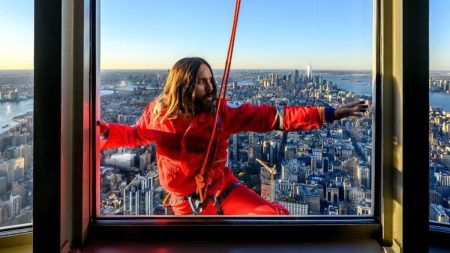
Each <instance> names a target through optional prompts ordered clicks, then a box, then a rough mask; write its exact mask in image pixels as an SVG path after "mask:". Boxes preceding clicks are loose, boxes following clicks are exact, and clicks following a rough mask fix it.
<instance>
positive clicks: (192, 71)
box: [153, 57, 217, 122]
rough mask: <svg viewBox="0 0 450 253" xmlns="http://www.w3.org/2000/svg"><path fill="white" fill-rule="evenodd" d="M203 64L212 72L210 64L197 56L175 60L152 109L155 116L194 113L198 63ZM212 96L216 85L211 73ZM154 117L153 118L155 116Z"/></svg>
mask: <svg viewBox="0 0 450 253" xmlns="http://www.w3.org/2000/svg"><path fill="white" fill-rule="evenodd" d="M202 64H205V65H206V66H208V68H209V70H210V71H211V74H212V73H213V72H212V69H211V66H210V65H209V63H208V62H206V61H205V60H204V59H202V58H199V57H189V58H183V59H181V60H179V61H177V62H176V63H175V64H174V65H173V67H172V69H171V70H170V72H169V75H168V77H167V81H166V84H165V86H164V90H163V92H162V94H161V95H160V96H159V98H158V99H157V100H156V105H155V108H154V110H153V113H154V114H155V116H157V117H158V116H161V112H162V111H163V110H164V109H165V113H164V114H163V115H162V117H161V121H160V122H163V120H164V119H167V118H176V117H177V116H178V115H180V114H181V115H183V116H186V117H188V118H190V117H192V116H194V115H195V114H196V111H195V103H194V101H195V94H194V90H195V86H196V83H197V78H198V75H199V69H200V65H202ZM212 79H213V80H212V85H213V98H215V97H216V93H217V85H216V81H215V80H214V75H212ZM157 117H154V118H157Z"/></svg>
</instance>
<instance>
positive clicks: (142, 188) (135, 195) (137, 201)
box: [123, 172, 159, 215]
mask: <svg viewBox="0 0 450 253" xmlns="http://www.w3.org/2000/svg"><path fill="white" fill-rule="evenodd" d="M157 187H159V175H158V173H156V172H151V173H149V174H147V175H146V176H139V175H137V176H136V177H135V178H134V179H133V180H132V181H131V183H129V184H128V185H127V186H126V187H125V188H124V189H123V210H124V211H123V214H124V215H151V214H154V211H155V208H156V206H157V203H156V200H157V198H155V194H156V189H157ZM158 200H159V199H158Z"/></svg>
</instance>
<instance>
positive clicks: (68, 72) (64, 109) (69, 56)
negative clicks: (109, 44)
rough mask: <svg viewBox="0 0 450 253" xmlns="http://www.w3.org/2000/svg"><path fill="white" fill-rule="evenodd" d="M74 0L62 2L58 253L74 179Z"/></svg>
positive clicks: (65, 246) (64, 246) (66, 239)
mask: <svg viewBox="0 0 450 253" xmlns="http://www.w3.org/2000/svg"><path fill="white" fill-rule="evenodd" d="M73 56H74V54H73V0H63V1H62V57H61V58H62V59H61V62H62V76H61V79H62V80H61V84H62V85H61V86H62V87H61V93H62V94H61V96H62V99H61V234H60V242H61V251H62V252H68V250H69V248H70V238H72V223H71V222H70V221H71V220H72V216H73V213H72V209H73V208H72V197H73V195H72V177H73V173H72V170H73V168H72V167H73V166H72V164H73V155H72V153H73V151H72V149H73V148H72V147H73V137H72V132H73V128H72V125H73V124H72V122H73V108H74V106H73V95H72V94H73V92H74V89H73V86H74V84H73V75H74V74H73Z"/></svg>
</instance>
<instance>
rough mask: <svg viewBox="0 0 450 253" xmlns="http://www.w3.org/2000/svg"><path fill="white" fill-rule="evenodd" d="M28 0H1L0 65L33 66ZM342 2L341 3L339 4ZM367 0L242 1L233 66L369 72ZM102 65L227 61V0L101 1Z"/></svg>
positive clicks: (436, 61) (441, 60)
mask: <svg viewBox="0 0 450 253" xmlns="http://www.w3.org/2000/svg"><path fill="white" fill-rule="evenodd" d="M33 2H34V1H33V0H0V6H1V8H0V69H32V66H33ZM344 2H345V4H343V3H344ZM372 5H373V2H372V1H370V0H345V1H334V0H242V3H241V11H240V16H239V24H238V28H237V34H236V42H235V48H234V55H233V63H232V68H236V69H264V68H270V69H293V68H296V69H304V68H306V66H307V65H308V64H311V65H312V67H313V69H336V70H370V69H371V68H372V58H373V57H372V54H373V52H372V51H373V50H372V46H373V43H372V39H373V38H372V34H373V23H372V22H373V20H372V19H373V14H372V11H373V6H372ZM100 8H101V28H100V30H101V34H100V36H101V48H100V55H101V59H100V62H101V68H102V69H168V68H170V67H171V66H172V65H173V64H174V63H175V62H176V61H177V60H178V59H180V58H182V57H186V56H200V57H203V58H205V59H206V60H207V61H209V62H210V63H211V65H212V67H213V68H216V69H222V68H223V67H224V63H225V57H226V52H227V48H228V40H229V36H230V31H231V23H232V18H233V8H234V1H233V0H227V1H225V0H195V1H194V0H171V1H167V0H127V1H125V0H103V1H101V7H100ZM449 12H450V1H448V0H431V1H430V68H431V70H450V26H449V25H448V24H450V15H448V13H449Z"/></svg>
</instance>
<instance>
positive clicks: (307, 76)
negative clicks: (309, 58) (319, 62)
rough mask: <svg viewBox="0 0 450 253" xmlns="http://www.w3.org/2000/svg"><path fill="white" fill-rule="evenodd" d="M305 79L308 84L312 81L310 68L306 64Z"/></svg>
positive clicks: (309, 65)
mask: <svg viewBox="0 0 450 253" xmlns="http://www.w3.org/2000/svg"><path fill="white" fill-rule="evenodd" d="M306 78H308V82H309V81H311V80H312V66H311V64H308V66H307V67H306Z"/></svg>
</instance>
